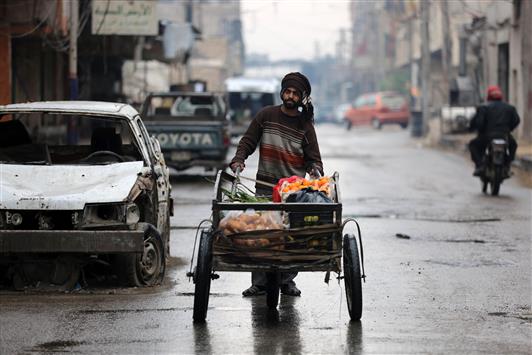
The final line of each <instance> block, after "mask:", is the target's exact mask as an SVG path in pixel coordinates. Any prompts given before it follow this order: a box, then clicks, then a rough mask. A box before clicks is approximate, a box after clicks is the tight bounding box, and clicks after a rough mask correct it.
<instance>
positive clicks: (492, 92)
mask: <svg viewBox="0 0 532 355" xmlns="http://www.w3.org/2000/svg"><path fill="white" fill-rule="evenodd" d="M486 101H487V102H486V103H485V104H483V105H480V106H479V107H477V112H476V113H475V115H474V116H473V118H472V119H471V122H470V123H469V131H470V132H473V131H477V132H478V134H477V136H476V137H475V138H474V139H472V140H471V142H469V151H470V152H471V159H472V160H473V162H474V163H475V171H474V172H473V175H474V176H480V175H482V172H483V171H484V166H483V163H484V162H483V159H484V153H485V151H486V148H487V146H488V145H489V143H490V142H491V140H492V139H495V138H503V139H506V141H507V142H508V150H509V161H508V162H507V164H510V163H511V162H512V161H513V160H514V158H515V152H516V150H517V142H516V141H515V139H514V137H512V135H511V134H510V132H511V131H512V130H513V129H514V128H515V127H517V126H518V125H519V122H520V119H519V115H518V114H517V111H516V110H515V107H514V106H512V105H510V104H508V103H506V102H504V101H503V95H502V91H501V89H500V88H499V87H498V86H496V85H490V86H489V87H488V90H487V97H486Z"/></svg>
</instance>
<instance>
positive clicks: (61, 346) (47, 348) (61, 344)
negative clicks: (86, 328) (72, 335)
mask: <svg viewBox="0 0 532 355" xmlns="http://www.w3.org/2000/svg"><path fill="white" fill-rule="evenodd" d="M84 344H86V342H84V341H74V340H54V341H49V342H46V343H42V344H38V345H36V346H35V347H34V348H33V349H32V351H37V352H41V351H44V352H56V351H57V352H67V351H66V349H65V348H71V347H74V346H80V345H84Z"/></svg>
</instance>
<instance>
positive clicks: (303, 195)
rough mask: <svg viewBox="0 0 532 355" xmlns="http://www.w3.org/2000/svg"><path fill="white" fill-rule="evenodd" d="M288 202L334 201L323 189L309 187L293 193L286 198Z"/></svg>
mask: <svg viewBox="0 0 532 355" xmlns="http://www.w3.org/2000/svg"><path fill="white" fill-rule="evenodd" d="M286 202H300V203H305V202H308V203H332V202H333V201H332V200H331V199H330V198H329V197H327V195H325V193H323V192H322V191H318V190H313V189H311V188H308V189H303V190H299V191H297V192H294V193H291V194H290V195H288V197H287V198H286Z"/></svg>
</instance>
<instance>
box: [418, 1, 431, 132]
mask: <svg viewBox="0 0 532 355" xmlns="http://www.w3.org/2000/svg"><path fill="white" fill-rule="evenodd" d="M420 4H421V8H420V9H421V114H422V134H423V135H424V134H425V133H426V132H427V125H428V120H429V118H430V103H431V97H430V96H431V95H430V92H431V89H432V88H431V82H430V43H429V15H430V11H429V10H430V0H422V1H421V2H420Z"/></svg>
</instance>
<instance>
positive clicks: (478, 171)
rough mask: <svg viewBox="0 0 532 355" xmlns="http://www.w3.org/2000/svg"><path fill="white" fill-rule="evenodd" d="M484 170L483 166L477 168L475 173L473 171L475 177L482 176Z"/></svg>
mask: <svg viewBox="0 0 532 355" xmlns="http://www.w3.org/2000/svg"><path fill="white" fill-rule="evenodd" d="M483 170H484V169H482V167H481V166H477V167H476V168H475V171H473V176H482V172H483Z"/></svg>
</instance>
